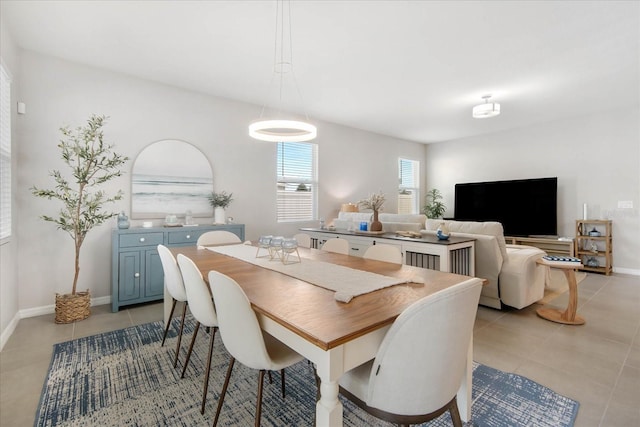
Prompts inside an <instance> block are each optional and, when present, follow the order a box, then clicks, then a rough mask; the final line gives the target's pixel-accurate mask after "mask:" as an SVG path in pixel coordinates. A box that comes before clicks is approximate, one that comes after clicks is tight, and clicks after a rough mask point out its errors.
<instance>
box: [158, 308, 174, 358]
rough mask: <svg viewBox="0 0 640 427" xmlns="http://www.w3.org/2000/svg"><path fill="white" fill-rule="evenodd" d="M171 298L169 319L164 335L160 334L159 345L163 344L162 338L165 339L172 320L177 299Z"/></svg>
mask: <svg viewBox="0 0 640 427" xmlns="http://www.w3.org/2000/svg"><path fill="white" fill-rule="evenodd" d="M171 299H172V300H173V304H171V313H170V314H169V320H168V321H167V326H166V327H165V328H164V335H163V336H162V343H161V344H160V347H162V346H163V345H164V340H166V339H167V333H168V332H169V327H170V326H171V321H172V320H173V310H175V309H176V303H177V302H178V300H176V299H175V298H171ZM174 367H175V366H174Z"/></svg>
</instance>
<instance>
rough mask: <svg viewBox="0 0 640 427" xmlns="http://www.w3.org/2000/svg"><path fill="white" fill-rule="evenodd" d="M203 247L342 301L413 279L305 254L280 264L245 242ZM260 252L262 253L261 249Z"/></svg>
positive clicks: (277, 260)
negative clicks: (317, 288) (326, 291)
mask: <svg viewBox="0 0 640 427" xmlns="http://www.w3.org/2000/svg"><path fill="white" fill-rule="evenodd" d="M207 249H208V250H210V251H213V252H217V253H219V254H222V255H228V256H230V257H233V258H237V259H240V260H242V261H245V262H248V263H250V264H254V265H258V266H260V267H263V268H266V269H269V270H273V271H277V272H279V273H282V274H286V275H288V276H291V277H295V278H296V279H300V280H304V281H305V282H308V283H311V284H312V285H315V286H320V287H322V288H325V289H329V290H332V291H335V299H336V300H338V301H342V302H349V301H351V299H352V298H353V297H355V296H358V295H363V294H366V293H369V292H373V291H377V290H378V289H382V288H386V287H389V286H394V285H399V284H401V283H409V282H414V281H415V280H406V279H399V278H397V277H389V276H383V275H381V274H377V273H371V272H368V271H362V270H356V269H353V268H349V267H345V266H342V265H337V264H331V263H328V262H323V261H317V260H312V259H308V258H304V259H303V260H302V262H299V263H295V264H283V263H282V262H281V261H280V260H279V259H269V257H265V258H256V253H257V250H258V248H257V247H255V246H249V245H246V244H237V245H225V246H214V247H208V248H207ZM261 253H265V251H264V249H263V250H261Z"/></svg>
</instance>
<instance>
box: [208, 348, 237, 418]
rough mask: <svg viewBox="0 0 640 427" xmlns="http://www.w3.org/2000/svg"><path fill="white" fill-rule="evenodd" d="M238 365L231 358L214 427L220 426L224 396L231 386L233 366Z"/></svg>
mask: <svg viewBox="0 0 640 427" xmlns="http://www.w3.org/2000/svg"><path fill="white" fill-rule="evenodd" d="M235 363H236V359H234V358H233V357H231V360H230V361H229V367H228V368H227V376H226V377H225V379H224V385H223V386H222V391H221V392H220V398H219V399H218V408H217V409H216V417H215V418H214V419H213V427H216V425H217V424H218V417H219V416H220V410H221V409H222V402H224V396H225V394H226V393H227V386H228V385H229V378H231V371H233V365H234V364H235Z"/></svg>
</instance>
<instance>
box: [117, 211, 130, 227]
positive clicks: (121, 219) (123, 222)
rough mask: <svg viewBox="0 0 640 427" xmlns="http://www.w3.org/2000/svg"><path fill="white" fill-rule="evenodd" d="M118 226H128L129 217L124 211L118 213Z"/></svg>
mask: <svg viewBox="0 0 640 427" xmlns="http://www.w3.org/2000/svg"><path fill="white" fill-rule="evenodd" d="M118 228H122V229H125V228H129V217H128V216H127V215H126V214H125V213H124V211H122V212H120V214H119V215H118Z"/></svg>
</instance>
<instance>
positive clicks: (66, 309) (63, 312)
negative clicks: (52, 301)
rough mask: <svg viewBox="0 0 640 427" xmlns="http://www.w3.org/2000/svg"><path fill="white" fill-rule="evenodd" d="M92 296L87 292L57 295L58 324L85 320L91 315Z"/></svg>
mask: <svg viewBox="0 0 640 427" xmlns="http://www.w3.org/2000/svg"><path fill="white" fill-rule="evenodd" d="M90 307H91V295H90V294H89V290H88V289H87V291H86V292H76V294H75V295H73V294H64V295H61V294H56V323H72V322H75V321H76V320H84V319H86V318H87V317H89V315H90V314H91V308H90Z"/></svg>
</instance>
